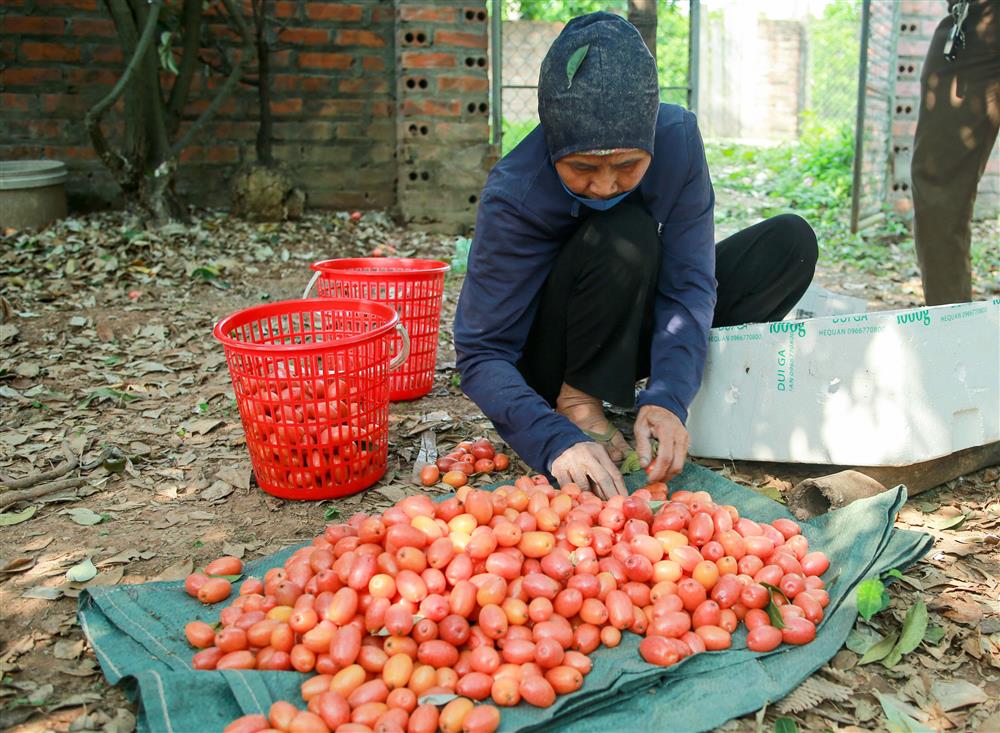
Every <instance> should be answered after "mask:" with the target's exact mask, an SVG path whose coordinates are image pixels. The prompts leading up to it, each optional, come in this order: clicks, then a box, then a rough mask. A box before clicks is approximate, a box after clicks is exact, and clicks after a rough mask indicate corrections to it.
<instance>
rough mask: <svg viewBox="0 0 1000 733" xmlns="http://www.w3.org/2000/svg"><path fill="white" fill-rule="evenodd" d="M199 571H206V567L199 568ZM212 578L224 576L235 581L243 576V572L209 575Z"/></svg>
mask: <svg viewBox="0 0 1000 733" xmlns="http://www.w3.org/2000/svg"><path fill="white" fill-rule="evenodd" d="M197 572H199V573H204V572H205V568H198V570H197ZM208 577H210V578H223V579H224V580H228V581H229V582H230V583H235V582H236V581H237V580H239V579H240V578H242V577H243V573H238V574H236V575H209V576H208Z"/></svg>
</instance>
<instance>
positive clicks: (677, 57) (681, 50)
mask: <svg viewBox="0 0 1000 733" xmlns="http://www.w3.org/2000/svg"><path fill="white" fill-rule="evenodd" d="M690 4H691V0H659V2H657V4H656V5H657V37H656V42H657V54H656V56H657V66H658V68H659V70H660V90H661V92H660V98H661V99H662V100H663V101H665V102H671V103H673V104H682V105H686V104H687V103H688V99H689V89H688V55H689V51H688V32H689V8H690ZM694 4H695V5H696V4H697V3H694ZM597 10H605V11H608V12H612V13H616V14H618V15H621V16H623V17H627V16H628V1H627V0H494V2H493V4H492V12H494V13H499V15H500V17H501V20H502V29H501V39H502V44H501V58H502V61H501V63H502V65H501V75H500V79H501V85H500V89H499V92H500V97H501V99H500V103H501V110H502V124H503V150H504V152H506V151H508V150H510V149H511V148H512V147H514V145H516V144H517V143H518V142H519V141H520V140H521V138H523V137H524V136H525V135H526V134H528V133H529V132H530V131H531V130H532V129H533V128H534V127H535V125H537V124H538V96H537V95H538V70H539V68H540V67H541V63H542V59H543V58H544V57H545V53H546V51H548V48H549V46H550V45H551V44H552V41H553V40H555V38H556V36H558V35H559V32H560V31H561V30H562V28H563V25H564V24H565V22H566V21H567V20H569V19H570V18H573V17H575V16H577V15H582V14H584V13H590V12H594V11H597ZM494 104H496V100H494Z"/></svg>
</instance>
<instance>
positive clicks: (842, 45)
mask: <svg viewBox="0 0 1000 733" xmlns="http://www.w3.org/2000/svg"><path fill="white" fill-rule="evenodd" d="M861 5H862V3H861V0H836V1H835V2H831V3H829V4H828V5H826V7H825V8H824V9H823V11H822V13H821V14H820V15H816V16H811V17H809V18H808V19H807V20H806V21H805V39H806V44H805V45H806V53H805V56H806V77H805V79H806V88H805V104H804V109H803V115H804V116H805V117H806V123H807V124H808V123H810V122H815V123H818V124H821V125H823V126H832V125H836V126H840V125H844V124H846V125H853V124H854V120H855V117H856V114H857V103H858V56H859V52H860V45H861Z"/></svg>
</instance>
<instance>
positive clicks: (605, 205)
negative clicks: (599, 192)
mask: <svg viewBox="0 0 1000 733" xmlns="http://www.w3.org/2000/svg"><path fill="white" fill-rule="evenodd" d="M559 183H562V187H563V190H564V191H566V193H568V194H569V195H570V196H572V197H573V198H575V199H576V200H577V201H579V202H580V203H581V204H583V205H584V206H587V207H589V208H591V209H594V210H595V211H607V210H608V209H610V208H611V207H613V206H615V205H616V204H619V203H621V202H622V200H623V199H624V198H625V197H626V196H628V195H629V194H630V193H632V192H633V191H634V190H635V189H636V188H639V187H638V186H636V187H635V188H630V189H629V190H628V191H626V192H625V193H620V194H618V195H617V196H613V197H612V198H609V199H588V198H584V197H583V196H578V195H577V194H575V193H573V192H572V191H570V190H569V188H567V187H566V184H565V183H563V180H562V178H560V179H559Z"/></svg>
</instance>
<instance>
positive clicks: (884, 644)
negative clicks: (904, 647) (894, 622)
mask: <svg viewBox="0 0 1000 733" xmlns="http://www.w3.org/2000/svg"><path fill="white" fill-rule="evenodd" d="M898 640H899V634H898V633H896V632H895V631H894V632H893V633H891V634H888V635H887V636H885V637H883V638H882V640H881V641H878V642H876V643H875V644H873V645H872V647H871V648H870V649H868V651H866V652H865V653H864V655H862V657H861V659H860V660H858V664H859V665H862V664H871V663H872V662H878V661H881V660H883V659H885V658H886V656H888V654H889V652H891V651H892V650H893V647H895V646H896V642H897V641H898Z"/></svg>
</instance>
